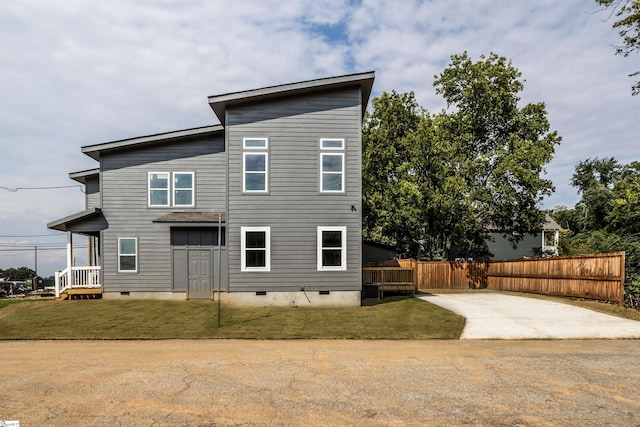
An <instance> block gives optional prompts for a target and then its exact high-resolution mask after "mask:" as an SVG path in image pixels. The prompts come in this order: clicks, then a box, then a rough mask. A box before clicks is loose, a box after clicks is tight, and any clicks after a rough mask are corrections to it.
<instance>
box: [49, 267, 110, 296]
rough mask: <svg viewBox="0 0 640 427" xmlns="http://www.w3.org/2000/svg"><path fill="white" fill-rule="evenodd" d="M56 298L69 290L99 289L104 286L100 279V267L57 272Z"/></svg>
mask: <svg viewBox="0 0 640 427" xmlns="http://www.w3.org/2000/svg"><path fill="white" fill-rule="evenodd" d="M55 279H56V283H55V285H56V298H59V297H60V294H61V293H62V292H64V291H66V290H67V289H76V288H99V287H101V286H102V282H101V278H100V266H85V267H71V272H69V268H65V269H64V270H62V271H56V275H55Z"/></svg>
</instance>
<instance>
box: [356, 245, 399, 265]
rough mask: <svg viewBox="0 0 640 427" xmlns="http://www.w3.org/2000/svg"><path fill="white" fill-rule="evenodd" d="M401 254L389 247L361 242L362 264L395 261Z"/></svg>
mask: <svg viewBox="0 0 640 427" xmlns="http://www.w3.org/2000/svg"><path fill="white" fill-rule="evenodd" d="M400 254H401V252H400V251H398V250H397V249H394V248H392V247H390V246H387V245H383V244H381V243H377V242H372V241H370V240H363V242H362V262H363V263H367V262H378V261H390V260H393V259H397V258H398V257H399V256H400Z"/></svg>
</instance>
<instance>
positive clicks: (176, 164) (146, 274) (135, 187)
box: [101, 135, 226, 292]
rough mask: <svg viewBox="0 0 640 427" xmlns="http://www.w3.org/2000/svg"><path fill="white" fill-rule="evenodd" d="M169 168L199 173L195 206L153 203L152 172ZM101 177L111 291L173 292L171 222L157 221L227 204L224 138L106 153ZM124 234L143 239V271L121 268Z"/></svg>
mask: <svg viewBox="0 0 640 427" xmlns="http://www.w3.org/2000/svg"><path fill="white" fill-rule="evenodd" d="M165 171H166V172H194V173H195V202H196V205H195V207H193V208H184V207H166V208H156V207H153V208H151V207H147V204H148V200H147V190H148V189H147V180H148V172H165ZM101 176H102V183H101V185H102V212H103V214H104V215H105V217H106V218H107V221H108V222H109V228H108V229H107V230H105V231H104V232H103V233H102V242H101V244H102V253H103V257H102V258H103V261H102V262H103V268H104V275H103V276H104V278H103V280H104V289H105V291H107V292H122V291H171V290H172V276H171V274H172V273H171V246H170V224H166V223H154V222H153V220H154V219H156V218H158V217H161V216H163V215H165V214H167V213H169V212H175V211H187V212H188V211H193V212H202V211H209V212H212V211H221V210H223V209H224V205H225V200H226V193H225V177H226V154H225V152H224V137H223V136H222V135H220V136H217V137H207V138H194V139H191V140H188V141H182V142H173V143H170V144H166V145H161V146H157V145H156V146H154V147H153V148H139V149H136V150H128V151H116V152H111V153H103V155H102V159H101ZM105 189H106V191H105ZM119 237H137V238H138V272H137V273H118V272H117V271H118V266H117V262H118V260H117V257H118V238H119Z"/></svg>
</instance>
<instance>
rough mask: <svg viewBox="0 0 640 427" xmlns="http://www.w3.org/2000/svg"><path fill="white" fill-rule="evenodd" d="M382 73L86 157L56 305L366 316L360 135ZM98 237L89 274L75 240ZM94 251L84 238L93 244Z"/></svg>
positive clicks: (322, 82) (268, 95)
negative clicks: (96, 300)
mask: <svg viewBox="0 0 640 427" xmlns="http://www.w3.org/2000/svg"><path fill="white" fill-rule="evenodd" d="M373 79H374V73H373V72H368V73H360V74H352V75H345V76H339V77H332V78H326V79H318V80H312V81H305V82H300V83H292V84H285V85H281V86H273V87H266V88H261V89H255V90H248V91H243V92H234V93H228V94H224V95H218V96H211V97H209V105H210V107H211V109H212V110H213V113H214V114H215V115H216V116H217V118H218V120H219V121H220V124H218V125H213V126H206V127H202V128H196V129H187V130H180V131H175V132H168V133H163V134H158V135H150V136H143V137H137V138H132V139H126V140H121V141H114V142H106V143H101V144H96V145H89V146H85V147H82V152H83V153H85V154H86V155H88V156H90V157H92V158H93V159H95V160H96V161H97V162H98V164H99V166H98V167H97V168H95V169H91V170H88V171H82V172H75V173H72V174H70V178H72V179H74V180H76V181H78V182H80V183H82V184H84V185H85V189H86V210H85V211H83V212H80V213H77V214H74V215H71V216H68V217H66V218H62V219H60V220H57V221H53V222H51V223H49V224H48V227H49V228H51V229H56V230H61V231H65V232H67V234H68V241H69V243H68V250H67V268H66V269H64V270H63V271H61V272H59V273H57V274H56V276H57V279H56V289H57V294H58V295H60V296H61V297H63V296H65V295H69V294H73V293H74V292H88V291H89V290H90V291H91V292H96V293H100V294H101V295H102V297H103V298H157V299H215V298H217V295H218V292H220V295H221V300H222V301H227V302H229V303H232V304H242V305H247V304H255V305H292V304H294V305H302V304H304V305H359V304H360V296H361V292H360V291H361V252H362V241H361V240H362V239H361V227H362V216H361V209H360V206H361V199H362V193H361V124H362V118H363V114H364V112H365V109H366V105H367V103H368V100H369V96H370V93H371V88H372V85H373ZM78 235H81V236H88V238H89V242H90V244H89V248H90V253H89V258H90V262H89V264H90V265H89V266H73V265H72V260H73V239H74V236H76V237H75V238H76V239H77V238H78V237H77V236H78ZM83 239H84V237H83Z"/></svg>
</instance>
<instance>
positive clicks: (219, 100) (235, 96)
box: [208, 71, 375, 125]
mask: <svg viewBox="0 0 640 427" xmlns="http://www.w3.org/2000/svg"><path fill="white" fill-rule="evenodd" d="M374 78H375V71H367V72H364V73H356V74H347V75H343V76H337V77H326V78H321V79H315V80H306V81H302V82H297V83H287V84H283V85H276V86H267V87H264V88H259V89H251V90H245V91H239V92H230V93H226V94H222V95H212V96H209V98H208V99H209V106H210V107H211V109H212V110H213V112H214V113H215V115H216V116H217V117H218V120H220V123H222V124H223V125H224V124H225V114H224V113H225V110H226V108H227V106H230V105H240V104H245V103H249V102H256V101H264V100H269V99H273V98H277V97H282V96H295V95H301V94H306V93H310V92H316V91H320V90H327V89H339V88H344V87H350V86H360V88H361V89H362V104H363V106H364V108H363V109H362V114H363V115H364V112H365V111H366V104H368V102H369V97H370V96H371V90H372V88H373V80H374Z"/></svg>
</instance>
